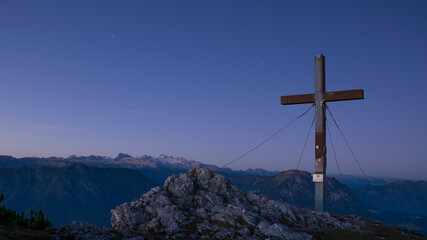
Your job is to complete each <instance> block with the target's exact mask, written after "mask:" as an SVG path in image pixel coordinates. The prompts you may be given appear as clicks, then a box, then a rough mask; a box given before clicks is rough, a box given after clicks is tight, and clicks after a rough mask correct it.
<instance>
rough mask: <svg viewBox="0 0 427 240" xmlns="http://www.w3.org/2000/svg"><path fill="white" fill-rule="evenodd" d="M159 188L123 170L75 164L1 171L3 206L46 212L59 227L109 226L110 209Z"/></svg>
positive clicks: (140, 176) (0, 184)
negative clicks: (74, 223) (74, 224)
mask: <svg viewBox="0 0 427 240" xmlns="http://www.w3.org/2000/svg"><path fill="white" fill-rule="evenodd" d="M157 185H159V184H158V183H157V182H155V181H153V180H151V179H149V178H147V177H145V176H144V175H142V174H141V173H139V172H137V171H135V170H131V169H123V168H94V167H89V166H86V165H82V164H72V165H70V166H67V167H59V168H38V169H30V168H12V169H0V193H4V194H5V200H4V201H3V202H2V203H4V204H5V205H6V206H7V207H9V208H12V209H14V210H17V211H18V212H21V211H26V212H28V211H29V210H30V208H32V209H34V210H38V209H42V210H43V212H44V213H45V215H46V216H47V217H48V218H49V219H51V220H52V223H53V224H54V225H56V226H59V225H65V224H70V223H71V222H72V221H76V220H77V221H86V222H91V223H95V224H99V225H109V222H110V221H109V220H110V217H111V213H110V209H112V208H113V207H115V206H116V205H118V204H120V203H123V202H125V201H132V200H134V199H135V198H136V197H138V196H141V195H142V194H143V193H145V192H146V191H148V190H150V189H151V188H152V187H155V186H157Z"/></svg>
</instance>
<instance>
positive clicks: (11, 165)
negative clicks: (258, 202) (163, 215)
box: [0, 153, 427, 234]
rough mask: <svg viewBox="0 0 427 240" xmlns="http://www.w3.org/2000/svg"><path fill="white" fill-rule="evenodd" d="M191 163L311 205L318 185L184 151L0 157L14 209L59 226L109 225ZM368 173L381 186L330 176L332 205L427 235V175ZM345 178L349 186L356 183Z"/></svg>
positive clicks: (248, 187) (296, 174)
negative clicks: (193, 157)
mask: <svg viewBox="0 0 427 240" xmlns="http://www.w3.org/2000/svg"><path fill="white" fill-rule="evenodd" d="M192 168H208V169H211V170H214V171H216V172H218V173H220V174H222V175H224V176H226V177H229V178H230V179H231V180H232V182H233V183H234V184H236V185H237V186H239V187H240V188H241V189H242V190H243V191H246V192H255V193H260V194H264V195H266V196H268V197H270V198H273V199H276V200H280V201H285V202H288V203H291V204H295V205H298V206H305V207H311V208H312V207H313V201H314V200H313V198H314V184H313V182H312V177H311V174H310V173H308V172H304V171H296V170H289V171H286V172H280V173H279V172H271V171H266V170H264V169H248V170H246V171H234V170H231V169H230V168H219V167H217V166H215V165H207V164H203V163H201V162H197V161H189V160H186V159H185V158H182V157H172V156H167V155H160V156H159V157H152V156H148V155H144V156H142V157H132V156H130V155H127V154H123V153H121V154H119V155H118V156H116V157H115V158H111V157H103V156H80V157H77V156H74V155H73V156H70V157H68V158H56V157H51V158H36V157H28V158H13V157H10V156H0V193H1V192H4V193H5V196H6V199H5V203H6V205H7V206H8V207H10V208H14V209H16V210H18V211H27V210H29V209H30V208H33V209H39V208H40V209H42V210H43V211H44V212H45V214H46V215H47V216H48V217H49V218H51V219H52V220H53V223H54V224H55V225H64V224H69V223H70V222H71V221H73V220H80V221H88V222H91V223H95V224H100V225H107V224H108V222H109V216H110V213H109V210H110V209H111V208H112V207H114V206H116V205H117V204H119V203H122V202H125V201H131V200H133V199H134V198H137V197H139V196H141V194H142V193H144V192H145V191H147V190H149V189H150V188H151V187H153V186H156V185H159V184H161V183H163V182H164V180H165V179H166V178H167V177H168V176H170V175H173V174H179V173H183V172H187V171H188V170H189V169H192ZM337 178H338V177H337ZM369 179H370V180H369V182H370V183H372V184H378V185H379V186H372V185H366V186H365V187H363V185H364V184H366V183H367V182H368V181H367V180H366V179H365V178H362V177H357V176H340V177H339V178H338V179H335V178H326V182H325V183H326V185H325V189H326V192H327V194H326V210H328V211H330V212H335V213H343V214H353V213H354V214H356V215H360V216H363V217H366V218H368V219H377V220H380V221H382V222H384V223H386V224H390V225H399V226H401V227H405V228H408V229H412V230H415V231H420V232H423V233H424V234H427V220H426V217H425V216H420V215H423V214H424V215H425V214H426V208H427V207H426V206H427V204H426V200H425V199H427V198H426V196H427V189H426V182H425V181H419V182H411V181H399V182H395V181H398V180H399V179H394V178H393V179H392V178H390V179H387V178H369ZM365 181H366V182H365ZM340 182H343V183H346V184H348V186H350V187H351V189H350V188H348V187H347V186H346V185H343V184H341V183H340ZM390 182H393V183H390ZM76 209H78V210H76ZM396 212H399V213H405V214H411V215H405V214H399V213H396ZM412 214H413V215H412Z"/></svg>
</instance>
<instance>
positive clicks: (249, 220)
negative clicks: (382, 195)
mask: <svg viewBox="0 0 427 240" xmlns="http://www.w3.org/2000/svg"><path fill="white" fill-rule="evenodd" d="M111 213H112V217H111V226H112V228H113V229H115V230H117V231H128V232H134V233H135V234H139V235H142V236H144V235H145V236H150V235H153V234H154V235H155V236H163V237H164V238H166V239H212V238H215V239H265V238H270V239H312V237H311V235H310V234H309V233H310V232H316V231H325V230H327V229H343V230H352V231H355V230H358V229H363V228H364V226H365V224H366V220H364V219H362V218H360V217H356V216H347V217H344V216H341V215H340V216H331V215H329V214H328V213H324V214H319V213H315V212H313V211H312V210H310V209H306V208H298V207H294V206H292V205H289V204H286V203H282V202H278V201H275V200H270V199H268V198H266V197H263V196H259V195H256V194H253V193H248V194H245V193H243V192H242V191H241V190H240V189H239V188H238V187H236V186H234V185H232V184H231V182H230V181H229V180H228V179H226V178H225V177H223V176H222V175H219V174H217V173H215V172H213V171H210V170H208V169H193V170H190V171H189V172H187V173H184V174H180V175H179V176H176V175H173V176H171V177H169V178H168V179H167V180H166V181H165V183H164V185H163V186H159V187H156V188H153V189H151V190H150V191H149V192H147V193H145V194H144V195H143V196H142V197H140V198H139V199H137V200H135V201H133V202H129V203H124V204H122V205H120V206H117V207H116V208H115V209H113V210H111Z"/></svg>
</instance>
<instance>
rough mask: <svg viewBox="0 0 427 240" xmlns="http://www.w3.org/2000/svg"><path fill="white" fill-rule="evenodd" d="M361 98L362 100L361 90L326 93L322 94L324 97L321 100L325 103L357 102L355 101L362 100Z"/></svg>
mask: <svg viewBox="0 0 427 240" xmlns="http://www.w3.org/2000/svg"><path fill="white" fill-rule="evenodd" d="M363 98H364V94H363V89H356V90H348V91H337V92H326V93H324V96H323V99H324V101H325V102H336V101H344V100H357V99H363Z"/></svg>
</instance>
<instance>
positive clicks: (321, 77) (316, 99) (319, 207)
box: [280, 55, 364, 212]
mask: <svg viewBox="0 0 427 240" xmlns="http://www.w3.org/2000/svg"><path fill="white" fill-rule="evenodd" d="M314 70H315V74H314V79H315V82H314V86H315V92H314V94H313V93H310V94H300V95H289V96H281V98H280V102H281V104H282V105H291V104H304V103H314V104H315V117H314V118H315V122H316V124H315V132H316V133H315V156H314V159H315V172H314V174H313V182H314V209H315V210H316V212H323V211H324V210H325V189H324V183H323V182H324V179H325V175H326V118H325V117H326V116H325V109H326V105H325V103H326V102H336V101H345V100H357V99H363V98H364V93H363V90H362V89H356V90H345V91H337V92H325V56H323V55H317V56H314Z"/></svg>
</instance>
